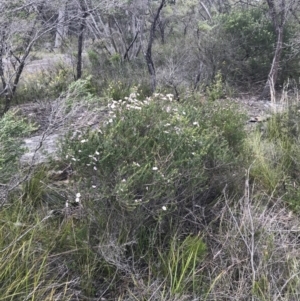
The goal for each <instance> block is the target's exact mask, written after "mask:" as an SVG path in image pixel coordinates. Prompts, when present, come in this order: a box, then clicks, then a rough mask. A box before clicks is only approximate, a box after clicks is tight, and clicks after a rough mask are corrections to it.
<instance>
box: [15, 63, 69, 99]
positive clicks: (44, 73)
mask: <svg viewBox="0 0 300 301" xmlns="http://www.w3.org/2000/svg"><path fill="white" fill-rule="evenodd" d="M72 80H73V75H72V70H71V68H70V67H68V66H66V65H64V64H63V63H58V64H56V65H55V66H53V67H50V68H48V69H45V70H40V71H36V72H34V73H29V72H28V73H27V74H24V75H23V78H22V80H21V82H20V84H19V86H18V89H17V92H16V94H15V95H14V101H15V102H16V103H23V102H29V101H36V100H40V99H55V98H57V97H58V96H59V95H60V94H61V93H62V92H63V91H65V90H66V89H67V87H68V85H69V84H70V83H71V82H72Z"/></svg>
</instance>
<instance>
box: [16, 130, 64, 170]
mask: <svg viewBox="0 0 300 301" xmlns="http://www.w3.org/2000/svg"><path fill="white" fill-rule="evenodd" d="M60 138H61V135H59V134H51V135H48V136H46V137H44V138H43V136H42V135H39V136H34V137H30V138H27V139H24V147H25V148H26V149H27V151H26V152H25V154H23V156H22V157H21V160H20V162H21V164H22V165H27V164H28V165H29V164H32V163H33V164H34V165H38V164H40V163H45V162H49V159H50V158H52V159H53V158H57V153H58V150H59V148H58V145H57V143H58V141H59V139H60Z"/></svg>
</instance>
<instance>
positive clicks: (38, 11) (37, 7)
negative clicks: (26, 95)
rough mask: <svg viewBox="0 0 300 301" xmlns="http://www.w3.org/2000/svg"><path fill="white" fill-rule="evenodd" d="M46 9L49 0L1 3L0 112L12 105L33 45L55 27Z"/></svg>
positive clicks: (5, 0)
mask: <svg viewBox="0 0 300 301" xmlns="http://www.w3.org/2000/svg"><path fill="white" fill-rule="evenodd" d="M46 10H47V1H46V0H35V1H22V2H21V1H17V0H16V1H11V0H2V1H1V3H0V11H1V13H0V26H1V37H0V77H1V88H0V97H1V99H0V104H1V107H2V109H1V114H3V113H4V112H6V111H7V110H8V109H9V107H10V105H11V101H12V99H13V96H14V94H15V92H16V90H17V86H18V84H19V81H20V78H21V75H22V73H23V70H24V67H25V65H26V64H27V62H28V58H29V55H30V53H31V51H32V49H33V47H34V45H35V44H36V42H37V41H39V40H40V39H41V38H42V37H43V36H44V35H45V34H47V33H49V32H51V31H52V30H53V29H54V28H55V22H54V17H53V15H52V13H50V14H47V13H46Z"/></svg>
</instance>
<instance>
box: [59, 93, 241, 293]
mask: <svg viewBox="0 0 300 301" xmlns="http://www.w3.org/2000/svg"><path fill="white" fill-rule="evenodd" d="M172 98H173V96H172V95H159V94H157V95H154V96H153V98H148V99H146V100H144V101H139V100H137V99H136V95H135V94H131V95H130V97H128V98H125V99H124V100H120V101H111V102H110V103H109V104H108V110H109V114H110V115H109V116H108V117H107V119H106V121H105V122H104V126H102V127H100V128H99V129H98V130H87V131H84V132H78V133H77V134H76V135H74V134H73V133H72V134H71V136H70V137H69V138H68V139H66V140H65V142H64V144H63V145H62V150H63V152H62V153H63V154H64V160H66V159H67V161H68V162H70V163H71V164H72V166H73V167H74V170H75V171H76V172H77V173H78V180H80V181H81V183H80V184H78V185H79V187H82V189H87V187H88V190H90V191H92V193H93V194H95V197H94V200H92V201H91V203H92V204H93V205H92V208H93V211H94V212H97V214H98V218H99V216H101V222H99V221H98V222H97V225H98V226H97V227H98V229H97V232H99V233H102V234H101V235H103V231H108V232H109V233H114V234H113V235H116V236H117V237H119V240H120V241H121V242H125V241H131V240H132V241H134V242H135V243H134V245H133V246H131V247H130V252H134V253H135V255H134V256H139V255H138V254H140V256H142V257H143V258H144V259H143V260H142V261H143V262H144V263H145V264H146V263H147V262H148V261H152V260H153V259H154V257H155V258H156V257H157V256H158V255H159V254H161V256H162V257H161V258H162V259H161V260H163V261H165V260H166V257H165V256H167V254H166V253H165V251H164V249H165V248H166V249H168V248H171V244H172V243H171V242H172V240H173V237H174V235H176V236H178V237H179V238H180V239H181V238H182V239H184V240H183V241H184V242H185V244H187V239H188V238H186V236H187V235H188V234H190V235H192V237H194V235H197V233H198V231H199V228H198V226H196V225H194V224H193V222H194V221H195V219H197V218H198V217H199V214H202V213H201V212H202V210H203V208H206V209H205V210H209V207H210V203H211V202H214V201H215V200H216V198H218V196H219V195H220V194H221V193H222V190H223V189H224V187H225V186H228V191H230V189H232V188H233V187H236V186H238V185H237V183H238V181H239V180H238V179H239V178H240V177H239V175H238V173H239V170H240V160H239V154H240V153H239V150H242V148H241V146H242V144H243V139H244V137H245V132H244V129H243V126H242V125H243V118H242V116H241V115H239V114H237V112H236V111H235V110H234V108H233V107H232V106H231V105H229V104H228V103H226V102H223V103H218V102H215V103H212V104H207V105H204V106H202V105H201V104H200V103H199V102H189V103H184V104H179V103H177V102H173V101H172ZM233 170H235V171H233ZM242 172H243V171H242ZM243 173H244V172H243ZM84 179H86V180H84ZM110 216H113V218H111V217H110ZM197 216H198V217H197ZM95 227H96V225H95ZM103 227H104V228H103ZM99 235H100V234H99ZM199 239H200V238H199ZM191 241H192V242H194V243H193V246H190V247H189V248H191V250H192V249H193V248H196V249H197V248H198V247H197V244H198V240H195V241H194V238H191ZM200 241H201V240H199V244H200ZM199 246H200V245H199ZM173 247H174V246H173ZM186 247H187V246H182V248H186ZM179 248H181V247H179ZM201 249H203V247H202V246H201ZM184 250H185V249H184ZM184 250H183V252H185V251H184ZM189 250H190V249H189ZM170 252H171V251H170ZM174 252H175V251H174ZM176 252H177V251H176ZM195 252H196V251H195ZM196 253H197V252H196ZM197 254H198V253H197ZM153 256H154V257H153ZM176 256H178V258H180V259H178V260H182V261H184V262H183V263H182V264H183V267H182V269H183V271H182V272H179V271H178V272H177V273H178V274H177V275H176V276H175V277H176V278H177V279H173V280H172V279H171V281H173V283H172V286H173V289H174V292H176V291H179V290H181V289H182V282H181V281H182V279H181V277H184V275H186V274H187V275H190V276H191V274H190V269H191V266H193V264H192V263H188V262H186V260H188V259H187V258H186V257H184V258H182V257H181V256H186V255H180V254H177V255H176ZM195 256H196V255H195ZM174 260H175V259H174ZM193 260H194V259H193ZM195 260H196V259H195ZM197 260H198V259H197ZM197 260H196V262H198V261H197ZM199 262H200V261H199ZM164 264H167V265H168V263H167V262H165V263H164ZM169 264H172V265H173V264H174V263H169ZM194 264H195V263H194ZM193 268H195V267H193ZM153 272H155V271H153ZM169 272H170V271H169ZM156 273H157V274H158V275H160V276H161V272H160V271H159V270H157V271H156ZM180 273H183V274H180ZM174 281H175V282H174Z"/></svg>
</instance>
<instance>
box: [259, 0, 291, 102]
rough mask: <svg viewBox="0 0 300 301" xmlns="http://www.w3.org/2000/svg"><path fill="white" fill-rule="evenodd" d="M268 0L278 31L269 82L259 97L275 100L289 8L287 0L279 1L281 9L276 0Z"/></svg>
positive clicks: (274, 24) (273, 21)
mask: <svg viewBox="0 0 300 301" xmlns="http://www.w3.org/2000/svg"><path fill="white" fill-rule="evenodd" d="M266 2H267V4H268V7H269V13H270V16H271V19H272V23H273V27H274V30H275V32H276V48H275V52H274V56H273V61H272V65H271V68H270V72H269V75H268V79H267V82H266V84H265V87H264V89H263V91H262V93H261V94H260V96H259V98H258V99H270V100H272V101H275V85H276V81H277V77H278V72H279V67H280V59H281V53H282V48H283V28H284V25H285V22H286V18H287V11H288V10H287V8H286V3H285V0H281V2H280V3H279V11H277V9H276V6H275V1H274V0H266Z"/></svg>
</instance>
